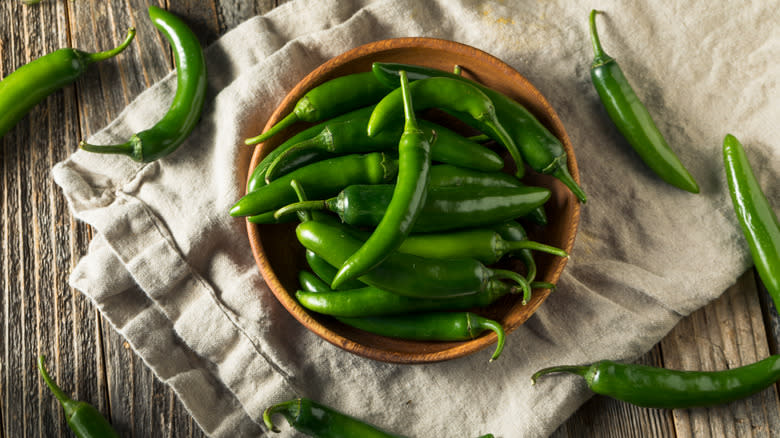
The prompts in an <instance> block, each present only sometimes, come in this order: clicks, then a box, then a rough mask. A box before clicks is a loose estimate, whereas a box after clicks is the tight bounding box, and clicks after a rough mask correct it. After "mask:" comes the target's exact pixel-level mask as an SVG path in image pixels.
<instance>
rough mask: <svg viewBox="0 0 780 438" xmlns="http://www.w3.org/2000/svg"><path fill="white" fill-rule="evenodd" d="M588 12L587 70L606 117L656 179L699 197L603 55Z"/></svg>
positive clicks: (622, 78)
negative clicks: (589, 44) (590, 48)
mask: <svg viewBox="0 0 780 438" xmlns="http://www.w3.org/2000/svg"><path fill="white" fill-rule="evenodd" d="M598 13H599V11H596V10H593V11H591V12H590V38H591V41H592V43H593V52H594V54H595V57H594V59H593V64H592V65H591V67H590V77H591V79H592V81H593V85H594V86H595V88H596V91H597V92H598V94H599V97H600V98H601V103H602V104H604V108H606V110H607V113H608V114H609V117H610V118H611V119H612V122H613V123H614V124H615V126H616V127H617V128H618V130H619V131H620V133H621V134H623V136H624V137H625V138H626V140H628V142H629V143H630V144H631V146H632V147H633V148H634V150H635V151H636V152H637V154H639V157H640V158H642V161H644V162H645V164H647V166H648V167H650V169H652V170H653V172H655V173H656V174H657V175H658V176H660V177H661V179H663V180H664V181H666V182H667V183H669V184H671V185H673V186H675V187H678V188H681V189H683V190H687V191H689V192H691V193H699V185H698V184H697V183H696V180H694V179H693V177H692V176H691V174H690V173H688V170H687V169H686V168H685V166H683V164H682V163H681V162H680V159H679V158H678V157H677V155H676V154H675V153H674V151H673V150H672V148H670V147H669V144H668V143H667V142H666V140H665V139H664V137H663V135H661V131H659V130H658V127H657V126H656V125H655V122H653V118H652V117H651V116H650V113H649V112H648V111H647V108H645V106H644V104H642V102H641V101H640V100H639V97H637V95H636V93H635V92H634V89H633V88H631V84H629V83H628V79H626V77H625V75H624V74H623V70H621V69H620V66H618V64H617V62H616V61H615V59H614V58H612V57H611V56H609V55H607V54H606V53H604V50H603V49H602V48H601V42H600V41H599V36H598V33H596V14H598Z"/></svg>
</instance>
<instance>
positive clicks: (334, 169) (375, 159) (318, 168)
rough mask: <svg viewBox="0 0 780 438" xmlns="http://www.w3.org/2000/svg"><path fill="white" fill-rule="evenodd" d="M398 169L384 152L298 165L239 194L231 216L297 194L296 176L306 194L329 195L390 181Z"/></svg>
mask: <svg viewBox="0 0 780 438" xmlns="http://www.w3.org/2000/svg"><path fill="white" fill-rule="evenodd" d="M397 173H398V164H397V161H396V160H395V159H394V158H392V157H390V156H388V155H387V154H385V153H381V152H373V153H370V154H366V155H356V154H353V155H345V156H343V157H336V158H331V159H329V160H323V161H318V162H316V163H312V164H310V165H308V166H305V167H301V168H300V169H297V170H295V171H293V172H290V173H288V174H287V175H285V176H283V177H281V178H279V179H277V180H275V181H273V182H272V183H271V184H268V185H264V186H260V187H259V188H258V189H257V190H255V191H253V192H250V193H248V194H246V195H245V196H243V197H242V198H241V199H239V200H238V202H236V204H235V205H234V206H233V207H232V208H231V209H230V215H231V216H253V215H257V214H261V213H266V212H267V211H269V210H274V209H277V208H279V207H282V206H283V205H285V204H287V203H290V202H294V201H295V200H296V199H297V198H296V197H295V192H294V191H293V189H292V187H290V181H291V180H293V179H295V180H298V181H299V182H300V183H301V184H303V186H304V187H306V188H307V190H308V191H309V195H310V196H315V197H321V196H332V195H333V194H336V193H338V192H339V190H342V189H343V188H345V187H348V186H350V185H352V184H379V183H388V182H391V181H393V179H394V178H395V176H396V175H397Z"/></svg>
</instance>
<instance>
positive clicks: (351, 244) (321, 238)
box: [295, 220, 531, 303]
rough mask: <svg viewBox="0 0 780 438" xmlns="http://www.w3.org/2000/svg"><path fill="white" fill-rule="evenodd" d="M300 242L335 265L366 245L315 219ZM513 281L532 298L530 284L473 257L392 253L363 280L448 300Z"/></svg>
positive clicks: (302, 229)
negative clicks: (435, 256)
mask: <svg viewBox="0 0 780 438" xmlns="http://www.w3.org/2000/svg"><path fill="white" fill-rule="evenodd" d="M295 232H296V235H297V236H298V241H299V242H301V244H302V245H303V246H304V248H306V249H309V250H311V251H313V252H314V253H316V254H317V255H318V256H320V257H322V258H323V259H325V260H326V261H327V262H328V263H329V264H330V265H332V266H342V265H343V264H344V261H345V260H347V259H348V258H349V257H350V256H351V255H352V254H354V253H355V251H357V249H358V248H360V247H361V246H362V245H363V241H362V240H361V239H358V238H357V237H355V236H353V235H352V234H351V232H350V231H349V230H348V229H345V226H343V225H336V224H330V223H328V224H326V223H323V222H320V221H316V220H312V221H307V222H302V223H301V224H299V225H298V227H297V228H296V230H295ZM504 279H506V280H511V281H513V282H514V283H516V284H517V285H518V286H519V287H521V288H522V289H523V292H524V294H523V303H526V302H527V301H528V300H530V298H531V289H530V287H529V285H528V281H527V280H526V279H525V278H524V277H523V276H521V275H520V274H518V273H516V272H513V271H508V270H505V269H490V268H488V267H486V266H485V265H484V264H482V263H480V262H479V261H478V260H475V259H470V258H462V259H450V260H433V259H426V258H423V257H418V256H414V255H410V254H400V253H398V252H392V253H391V254H390V255H389V256H388V257H387V258H386V259H385V261H384V262H382V263H381V264H380V265H379V266H377V267H375V268H374V269H372V270H371V271H368V272H367V273H365V274H364V275H363V276H361V277H360V281H362V282H363V283H366V284H368V285H370V286H375V287H378V288H380V289H383V290H387V291H389V292H394V293H397V294H400V295H406V296H413V297H418V298H447V297H455V296H458V295H469V294H475V293H479V292H480V291H483V290H485V289H486V288H488V287H491V281H493V280H504Z"/></svg>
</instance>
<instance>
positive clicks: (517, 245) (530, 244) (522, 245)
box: [501, 240, 569, 258]
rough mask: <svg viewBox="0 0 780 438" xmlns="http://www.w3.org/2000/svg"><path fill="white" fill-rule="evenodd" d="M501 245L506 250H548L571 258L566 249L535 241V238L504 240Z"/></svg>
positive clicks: (548, 252)
mask: <svg viewBox="0 0 780 438" xmlns="http://www.w3.org/2000/svg"><path fill="white" fill-rule="evenodd" d="M501 246H502V248H501V250H503V251H504V252H510V251H518V250H521V249H530V250H534V251H540V252H546V253H547V254H552V255H556V256H558V257H563V258H569V254H568V253H567V252H566V251H564V250H562V249H560V248H556V247H554V246H550V245H546V244H544V243H540V242H535V241H533V240H516V241H503V243H502V245H501Z"/></svg>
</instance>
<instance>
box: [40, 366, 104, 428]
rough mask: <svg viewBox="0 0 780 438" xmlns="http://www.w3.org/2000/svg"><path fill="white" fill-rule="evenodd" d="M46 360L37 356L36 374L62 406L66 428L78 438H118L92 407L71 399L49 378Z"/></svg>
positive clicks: (98, 412)
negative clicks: (38, 373) (39, 374)
mask: <svg viewBox="0 0 780 438" xmlns="http://www.w3.org/2000/svg"><path fill="white" fill-rule="evenodd" d="M45 361H46V358H45V357H44V356H38V372H40V373H41V377H43V381H44V382H45V383H46V386H48V387H49V389H50V390H51V392H52V394H54V397H55V398H56V399H57V401H59V402H60V404H61V405H62V409H63V410H64V411H65V418H66V419H67V421H68V427H70V429H71V430H72V431H73V432H74V433H75V434H76V436H77V437H78V438H119V434H118V433H116V431H115V430H114V428H113V427H111V423H109V422H108V420H106V418H105V417H104V416H103V415H102V414H101V413H100V411H98V410H97V409H96V408H95V407H94V406H92V405H90V404H89V403H87V402H83V401H76V400H73V399H71V398H70V397H68V396H67V394H65V392H63V391H62V389H60V387H59V386H57V383H56V382H54V380H53V379H52V378H51V377H50V376H49V373H48V372H47V371H46V365H45Z"/></svg>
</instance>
